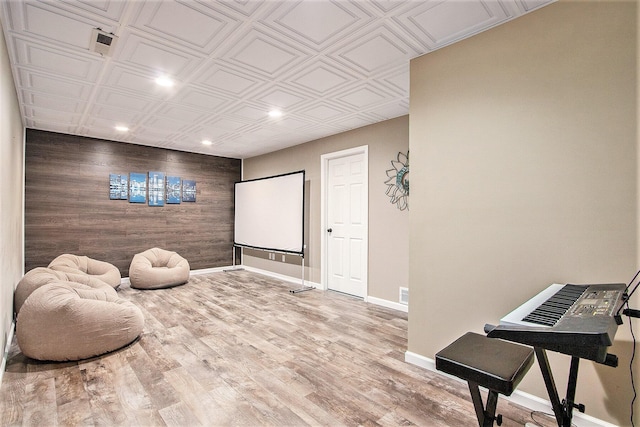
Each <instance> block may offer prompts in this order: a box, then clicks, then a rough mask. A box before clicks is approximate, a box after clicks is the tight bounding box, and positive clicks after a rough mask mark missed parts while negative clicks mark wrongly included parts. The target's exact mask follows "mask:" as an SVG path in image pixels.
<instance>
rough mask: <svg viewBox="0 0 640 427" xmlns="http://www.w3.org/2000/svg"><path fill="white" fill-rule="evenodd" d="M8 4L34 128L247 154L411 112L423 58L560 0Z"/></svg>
mask: <svg viewBox="0 0 640 427" xmlns="http://www.w3.org/2000/svg"><path fill="white" fill-rule="evenodd" d="M0 1H1V2H2V3H1V13H0V19H1V21H2V26H3V29H4V33H5V38H6V41H7V46H8V50H9V57H10V61H11V67H12V71H13V77H14V81H15V85H16V88H17V93H18V99H19V102H20V108H21V113H22V116H23V120H24V123H25V125H26V127H27V128H33V129H42V130H48V131H54V132H62V133H67V134H72V135H83V136H88V137H94V138H102V139H109V140H115V141H123V142H130V143H135V144H142V145H149V146H155V147H163V148H169V149H174V150H181V151H190V152H196V153H204V154H211V155H219V156H225V157H234V158H248V157H252V156H256V155H259V154H264V153H268V152H272V151H276V150H278V149H282V148H286V147H289V146H292V145H296V144H301V143H304V142H307V141H311V140H314V139H318V138H321V137H325V136H329V135H333V134H337V133H340V132H344V131H347V130H349V129H354V128H358V127H361V126H365V125H368V124H372V123H376V122H380V121H383V120H387V119H391V118H394V117H399V116H402V115H405V114H408V112H409V60H410V59H412V58H415V57H417V56H420V55H422V54H425V53H428V52H431V51H433V50H435V49H438V48H441V47H443V46H446V45H448V44H451V43H454V42H456V41H459V40H461V39H463V38H466V37H469V36H471V35H474V34H477V33H478V32H481V31H484V30H486V29H488V28H491V27H494V26H496V25H499V24H501V23H504V22H506V21H509V20H511V19H514V18H516V17H518V16H521V15H523V14H524V13H527V12H530V11H532V10H534V9H536V8H538V7H541V6H543V5H545V4H548V3H550V2H551V1H552V0H438V1H436V0H429V1H417V0H408V1H406V0H368V1H365V0H336V1H333V0H301V1H294V0H284V1H273V0H261V1H256V0H235V1H234V0H227V1H206V0H202V1H196V0H186V1H185V0H176V1H173V0H155V1H140V0H112V1H110V0H57V1H45V2H41V1H33V0H28V1H18V0H0ZM93 28H101V29H102V30H104V31H106V32H109V33H113V34H115V35H116V36H118V40H117V42H116V44H115V45H114V49H113V50H112V52H111V55H110V56H104V57H103V56H102V55H100V54H98V53H95V52H92V51H90V50H89V47H90V45H91V44H92V38H91V34H92V29H93ZM159 75H168V76H170V77H172V78H173V79H175V81H176V83H175V85H174V86H173V87H172V88H163V87H160V86H157V85H156V84H155V83H154V80H155V78H156V77H158V76H159ZM273 108H279V109H281V110H282V111H283V115H282V117H280V118H270V117H269V116H268V114H267V113H268V112H269V111H270V110H271V109H273ZM117 124H122V125H126V126H128V127H129V128H130V130H129V132H127V133H119V132H117V131H116V130H115V129H114V126H115V125H117ZM203 139H209V140H211V141H212V142H213V144H212V145H210V146H205V145H202V143H201V141H202V140H203Z"/></svg>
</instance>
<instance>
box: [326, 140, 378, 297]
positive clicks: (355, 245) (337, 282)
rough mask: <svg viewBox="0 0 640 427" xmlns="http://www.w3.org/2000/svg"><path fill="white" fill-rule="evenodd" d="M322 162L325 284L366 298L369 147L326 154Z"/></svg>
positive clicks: (330, 287) (328, 287)
mask: <svg viewBox="0 0 640 427" xmlns="http://www.w3.org/2000/svg"><path fill="white" fill-rule="evenodd" d="M321 162H322V166H321V175H322V176H321V183H322V188H321V193H322V196H321V211H322V221H321V224H322V230H321V233H322V242H321V250H322V263H321V264H322V267H321V268H322V274H321V281H322V285H323V287H324V288H325V289H331V290H335V291H339V292H343V293H346V294H350V295H354V296H357V297H360V298H366V296H367V270H368V252H369V245H368V234H369V233H368V207H369V199H368V194H369V191H368V182H369V172H368V163H369V156H368V147H367V146H362V147H356V148H352V149H348V150H343V151H338V152H335V153H329V154H325V155H323V156H322V157H321Z"/></svg>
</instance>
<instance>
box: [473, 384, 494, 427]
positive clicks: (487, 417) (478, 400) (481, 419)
mask: <svg viewBox="0 0 640 427" xmlns="http://www.w3.org/2000/svg"><path fill="white" fill-rule="evenodd" d="M467 383H468V384H469V392H471V400H472V401H473V407H474V408H475V410H476V417H478V426H479V427H492V426H493V421H494V420H495V419H496V408H497V406H498V393H497V392H495V391H493V390H489V395H488V396H487V406H486V408H485V406H484V404H483V403H482V395H480V388H479V387H478V383H474V382H473V381H467ZM500 424H502V423H501V422H500V420H499V421H498V425H500Z"/></svg>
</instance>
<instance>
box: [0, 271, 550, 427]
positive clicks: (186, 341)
mask: <svg viewBox="0 0 640 427" xmlns="http://www.w3.org/2000/svg"><path fill="white" fill-rule="evenodd" d="M293 288H295V286H293V285H291V284H287V283H285V282H281V281H279V280H276V279H272V278H269V277H266V276H262V275H258V274H256V273H251V272H247V271H234V272H220V273H210V274H205V275H196V276H192V277H191V279H190V280H189V283H187V284H186V285H184V286H180V287H176V288H171V289H164V290H153V291H150V290H147V291H139V290H135V289H131V288H129V287H123V288H122V289H120V290H119V293H120V295H121V296H122V297H123V298H127V299H130V300H131V301H133V302H135V303H136V304H137V305H138V306H139V307H140V308H141V309H142V311H143V313H144V315H145V328H144V332H143V334H142V336H141V337H140V338H139V339H138V340H137V341H136V342H134V343H133V344H131V345H129V346H127V347H125V348H123V349H121V350H119V351H116V352H114V353H110V354H108V355H105V356H101V357H97V358H94V359H90V360H85V361H81V362H73V363H43V362H37V361H34V360H31V359H28V358H26V357H24V356H23V355H22V353H20V349H19V348H18V346H17V344H16V342H15V339H14V342H13V344H12V346H11V350H10V353H9V357H8V361H7V369H6V372H5V373H4V378H3V381H2V386H1V388H0V425H2V426H19V425H26V426H56V425H59V426H71V425H79V426H112V425H129V426H164V425H167V426H199V425H204V426H316V425H323V426H356V425H362V426H377V425H380V426H411V425H419V426H474V425H477V421H476V418H475V414H474V412H473V405H472V403H471V400H470V398H469V392H468V389H467V387H466V384H465V383H462V382H458V381H455V380H451V379H448V378H446V377H444V376H441V375H439V374H437V373H433V372H429V371H426V370H424V369H421V368H418V367H416V366H413V365H410V364H408V363H405V362H404V352H405V350H406V348H407V315H406V314H405V313H402V312H398V311H395V310H390V309H386V308H383V307H379V306H375V305H372V304H367V303H365V302H363V301H362V300H359V299H356V298H352V297H349V296H346V295H341V294H338V293H334V292H324V291H318V290H313V291H309V292H303V293H299V294H291V293H289V292H288V290H289V289H293ZM498 412H499V413H502V414H503V417H504V422H503V424H502V425H503V426H506V427H509V426H523V425H524V424H525V423H527V422H532V418H531V414H530V411H529V410H528V409H524V408H521V407H519V406H517V405H513V404H511V403H509V402H507V401H506V400H504V399H500V401H499V403H498ZM535 418H536V420H540V419H541V420H542V421H541V422H540V423H539V425H543V426H545V427H546V426H551V425H553V423H550V422H548V421H547V419H546V418H544V417H540V416H538V417H535Z"/></svg>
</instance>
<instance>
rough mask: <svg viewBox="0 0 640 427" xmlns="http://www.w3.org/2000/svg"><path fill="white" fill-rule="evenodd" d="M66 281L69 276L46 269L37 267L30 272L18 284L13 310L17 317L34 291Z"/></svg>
mask: <svg viewBox="0 0 640 427" xmlns="http://www.w3.org/2000/svg"><path fill="white" fill-rule="evenodd" d="M66 279H67V276H66V274H65V273H63V272H61V271H55V270H52V269H50V268H46V267H36V268H34V269H33V270H29V271H28V272H27V274H25V275H24V276H23V277H22V279H21V280H20V281H19V282H18V286H16V290H15V292H14V294H13V308H14V310H15V312H16V315H17V314H18V313H20V308H21V307H22V304H24V302H25V301H26V300H27V298H29V295H31V294H32V293H33V291H35V290H36V289H38V288H40V287H42V286H44V285H47V284H49V283H51V282H55V281H59V280H66Z"/></svg>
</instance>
